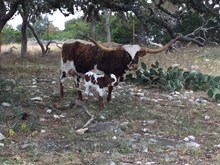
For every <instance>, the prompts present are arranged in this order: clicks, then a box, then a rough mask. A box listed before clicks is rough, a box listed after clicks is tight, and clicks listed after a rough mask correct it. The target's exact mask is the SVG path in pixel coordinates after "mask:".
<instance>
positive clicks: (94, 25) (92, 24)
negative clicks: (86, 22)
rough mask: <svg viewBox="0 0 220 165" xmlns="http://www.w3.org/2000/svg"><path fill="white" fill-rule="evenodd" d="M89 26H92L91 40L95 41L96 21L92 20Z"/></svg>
mask: <svg viewBox="0 0 220 165" xmlns="http://www.w3.org/2000/svg"><path fill="white" fill-rule="evenodd" d="M91 26H92V31H91V32H92V34H91V35H92V38H93V39H95V40H96V21H94V20H92V21H91Z"/></svg>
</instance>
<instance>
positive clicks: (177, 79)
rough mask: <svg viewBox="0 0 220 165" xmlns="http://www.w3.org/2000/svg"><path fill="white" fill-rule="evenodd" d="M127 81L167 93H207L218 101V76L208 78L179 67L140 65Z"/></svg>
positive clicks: (219, 80) (219, 93) (219, 88)
mask: <svg viewBox="0 0 220 165" xmlns="http://www.w3.org/2000/svg"><path fill="white" fill-rule="evenodd" d="M127 79H129V80H132V81H134V82H137V83H141V84H145V85H151V86H154V87H158V88H162V89H164V90H167V91H169V92H172V91H180V90H182V89H190V90H194V91H198V90H200V91H207V94H208V96H209V97H211V98H213V99H215V100H216V101H219V100H220V76H210V75H207V74H202V73H200V72H199V71H196V70H192V71H184V70H183V69H180V68H179V67H172V66H171V67H169V68H168V69H167V70H164V69H163V68H161V67H160V65H159V62H156V63H155V64H152V65H151V67H150V68H148V67H147V65H146V64H145V63H143V62H142V63H141V69H139V70H137V71H136V75H135V77H133V76H132V75H131V74H130V75H128V76H127Z"/></svg>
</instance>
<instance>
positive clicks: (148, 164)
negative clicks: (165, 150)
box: [145, 162, 156, 165]
mask: <svg viewBox="0 0 220 165" xmlns="http://www.w3.org/2000/svg"><path fill="white" fill-rule="evenodd" d="M145 164H146V165H151V164H156V162H147V163H145Z"/></svg>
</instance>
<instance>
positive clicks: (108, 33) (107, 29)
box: [105, 9, 112, 42]
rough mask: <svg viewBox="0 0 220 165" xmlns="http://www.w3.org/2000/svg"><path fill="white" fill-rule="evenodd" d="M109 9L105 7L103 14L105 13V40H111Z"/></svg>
mask: <svg viewBox="0 0 220 165" xmlns="http://www.w3.org/2000/svg"><path fill="white" fill-rule="evenodd" d="M111 14H112V12H111V10H108V9H106V10H105V15H106V22H105V25H106V32H107V42H111V28H110V18H111Z"/></svg>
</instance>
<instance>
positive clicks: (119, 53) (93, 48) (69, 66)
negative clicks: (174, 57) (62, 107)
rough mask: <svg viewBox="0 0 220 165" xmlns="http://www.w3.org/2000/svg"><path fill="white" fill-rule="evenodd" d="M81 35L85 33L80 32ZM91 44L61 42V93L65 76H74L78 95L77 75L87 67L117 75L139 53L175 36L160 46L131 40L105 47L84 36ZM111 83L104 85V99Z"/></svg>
mask: <svg viewBox="0 0 220 165" xmlns="http://www.w3.org/2000/svg"><path fill="white" fill-rule="evenodd" d="M84 37H85V36H84ZM86 38H87V39H89V40H90V41H92V42H93V43H94V44H95V45H94V44H84V43H81V42H79V41H75V42H72V43H64V44H63V46H62V58H61V76H60V95H61V97H62V96H63V95H64V86H63V82H64V79H65V78H66V77H67V76H72V77H74V78H76V80H75V81H74V82H75V86H76V88H77V89H78V96H79V99H83V98H82V92H81V89H80V86H79V84H80V83H79V82H80V78H82V77H84V74H85V73H86V72H88V71H91V70H93V71H95V72H96V73H101V74H106V75H110V74H114V75H115V76H116V77H117V79H119V78H120V77H122V76H123V74H124V73H125V72H126V71H127V70H136V69H137V68H138V60H139V57H143V56H145V55H146V54H147V53H150V54H156V53H160V52H162V51H164V50H167V49H168V48H170V47H171V45H172V43H173V42H174V41H176V39H174V40H172V41H171V42H169V43H168V44H166V45H165V46H163V47H160V48H156V49H150V48H146V47H142V46H139V45H135V44H127V45H118V46H116V47H113V48H107V47H105V46H103V45H102V44H101V43H99V42H97V41H95V40H94V39H92V38H89V37H86ZM112 90H113V86H109V87H108V95H107V100H108V101H110V100H111V92H112Z"/></svg>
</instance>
